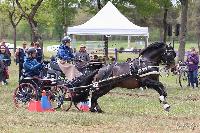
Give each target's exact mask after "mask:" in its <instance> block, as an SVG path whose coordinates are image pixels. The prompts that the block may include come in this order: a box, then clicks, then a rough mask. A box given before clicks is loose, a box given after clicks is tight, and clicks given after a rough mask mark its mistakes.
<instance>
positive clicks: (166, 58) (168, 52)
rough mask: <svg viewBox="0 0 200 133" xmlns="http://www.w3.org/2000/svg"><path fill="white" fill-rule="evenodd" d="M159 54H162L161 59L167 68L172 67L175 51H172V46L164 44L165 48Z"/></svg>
mask: <svg viewBox="0 0 200 133" xmlns="http://www.w3.org/2000/svg"><path fill="white" fill-rule="evenodd" d="M161 56H162V59H161V60H162V62H163V63H164V64H165V65H167V68H172V67H174V65H175V57H176V52H175V51H174V48H173V47H172V46H171V45H166V46H165V50H164V52H163V53H162V55H161Z"/></svg>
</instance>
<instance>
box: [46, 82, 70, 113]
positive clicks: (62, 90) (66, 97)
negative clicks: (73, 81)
mask: <svg viewBox="0 0 200 133" xmlns="http://www.w3.org/2000/svg"><path fill="white" fill-rule="evenodd" d="M49 99H50V102H51V105H52V107H53V108H54V109H57V110H59V109H62V110H65V111H68V110H69V109H70V108H71V106H72V95H71V91H70V90H69V88H67V87H65V86H64V85H57V86H55V87H54V88H53V90H52V91H51V94H50V95H49Z"/></svg>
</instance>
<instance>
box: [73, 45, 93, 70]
mask: <svg viewBox="0 0 200 133" xmlns="http://www.w3.org/2000/svg"><path fill="white" fill-rule="evenodd" d="M89 61H90V56H89V54H88V53H87V51H86V46H85V45H84V44H81V45H80V50H79V51H78V52H76V53H75V66H76V68H77V69H78V70H79V71H80V72H82V71H83V69H84V68H85V67H86V65H87V63H88V62H89Z"/></svg>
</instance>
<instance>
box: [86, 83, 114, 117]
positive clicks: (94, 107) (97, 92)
mask: <svg viewBox="0 0 200 133" xmlns="http://www.w3.org/2000/svg"><path fill="white" fill-rule="evenodd" d="M111 89H112V87H111V86H109V87H104V88H99V89H97V90H95V91H94V92H93V93H92V97H91V108H90V111H91V112H98V113H103V112H104V111H102V109H101V107H100V106H99V104H98V99H99V97H102V96H103V95H105V94H107V93H108V92H109V91H110V90H111Z"/></svg>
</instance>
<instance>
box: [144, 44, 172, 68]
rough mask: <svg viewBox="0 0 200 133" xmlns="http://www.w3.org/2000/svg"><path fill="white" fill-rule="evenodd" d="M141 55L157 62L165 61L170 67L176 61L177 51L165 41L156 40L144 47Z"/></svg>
mask: <svg viewBox="0 0 200 133" xmlns="http://www.w3.org/2000/svg"><path fill="white" fill-rule="evenodd" d="M140 56H141V57H143V58H146V59H148V60H150V61H152V62H155V63H157V64H159V63H161V62H163V63H164V64H165V65H167V67H168V68H169V67H171V66H172V65H174V63H175V60H174V58H175V57H176V53H175V51H174V48H173V47H172V46H170V45H169V46H168V45H167V44H165V43H163V42H154V43H152V44H150V45H149V46H148V47H147V48H145V49H143V50H142V51H141V53H140Z"/></svg>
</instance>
